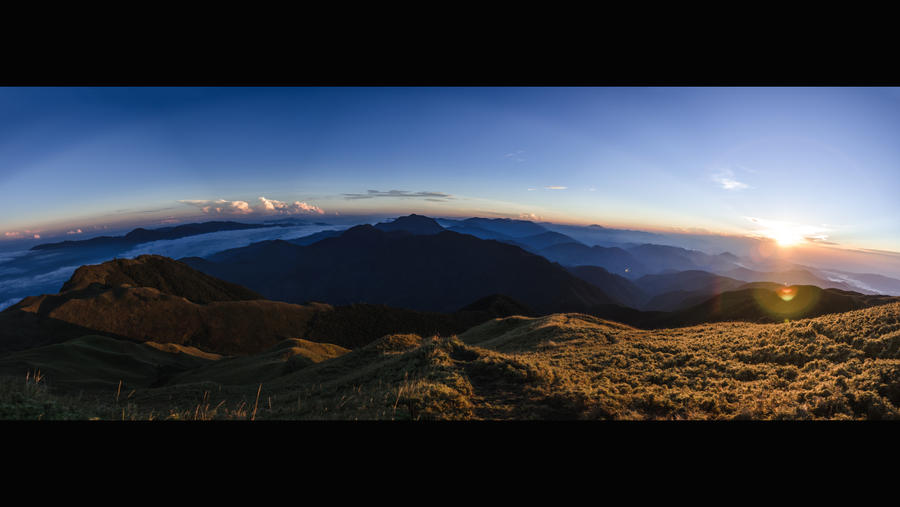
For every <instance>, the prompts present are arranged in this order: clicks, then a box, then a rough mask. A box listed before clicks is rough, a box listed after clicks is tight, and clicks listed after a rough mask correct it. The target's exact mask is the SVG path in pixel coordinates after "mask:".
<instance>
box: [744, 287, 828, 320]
mask: <svg viewBox="0 0 900 507" xmlns="http://www.w3.org/2000/svg"><path fill="white" fill-rule="evenodd" d="M820 296H821V290H820V289H819V288H817V287H813V286H810V285H791V286H787V285H786V286H783V287H769V288H762V287H761V288H758V289H755V290H754V291H753V299H754V300H755V301H756V304H757V305H758V306H759V308H760V309H762V310H763V311H765V312H766V314H768V315H769V316H770V317H772V318H773V319H776V320H777V321H782V320H784V319H791V320H793V319H802V318H804V317H806V316H808V315H809V314H810V312H811V311H812V310H813V309H814V308H815V306H816V304H817V303H818V302H819V298H820Z"/></svg>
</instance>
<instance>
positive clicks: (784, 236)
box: [769, 229, 805, 248]
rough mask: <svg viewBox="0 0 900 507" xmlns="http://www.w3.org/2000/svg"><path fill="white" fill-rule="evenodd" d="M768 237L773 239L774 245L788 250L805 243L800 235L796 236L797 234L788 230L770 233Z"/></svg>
mask: <svg viewBox="0 0 900 507" xmlns="http://www.w3.org/2000/svg"><path fill="white" fill-rule="evenodd" d="M769 237H770V238H772V239H774V240H775V243H777V244H778V246H780V247H782V248H790V247H792V246H794V245H799V244H800V243H803V241H805V240H804V237H803V235H802V234H798V233H797V232H795V231H791V230H789V229H781V230H773V231H770V233H769Z"/></svg>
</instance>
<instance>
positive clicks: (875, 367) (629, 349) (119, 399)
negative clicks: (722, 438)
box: [0, 304, 900, 420]
mask: <svg viewBox="0 0 900 507" xmlns="http://www.w3.org/2000/svg"><path fill="white" fill-rule="evenodd" d="M298 344H300V342H297V343H294V344H293V345H298ZM288 345H289V344H288ZM285 347H287V345H285ZM290 348H291V347H288V349H290ZM295 348H296V347H295ZM288 349H285V350H288ZM276 356H277V354H276V353H275V352H274V349H273V351H267V352H266V353H263V354H259V355H257V356H248V357H245V358H240V359H242V360H243V361H244V363H246V364H245V366H246V367H247V368H249V369H248V370H246V371H251V370H253V367H252V366H253V364H254V361H260V363H259V364H274V363H273V358H275V357H276ZM326 356H327V354H326ZM319 359H321V360H319V361H308V362H303V363H302V364H298V366H297V367H296V368H292V369H285V370H283V371H282V372H281V373H280V374H278V375H276V376H269V377H267V379H266V380H264V381H261V383H260V382H250V381H249V378H248V379H245V380H244V381H243V383H242V384H240V385H225V384H222V383H218V382H209V381H199V379H200V377H196V378H194V379H193V380H192V381H191V382H188V383H174V384H170V385H166V386H163V387H153V388H137V389H129V386H127V385H124V386H123V387H122V388H121V390H119V389H118V388H117V387H115V386H113V387H108V388H106V389H108V390H107V391H104V393H105V394H104V393H100V394H97V395H96V396H94V397H90V398H89V397H86V396H85V397H83V398H82V399H80V400H76V399H75V398H74V397H73V396H71V395H66V396H65V397H55V396H56V395H54V394H52V393H50V392H48V391H47V389H46V388H45V387H44V386H45V385H46V384H47V382H48V380H47V379H46V378H42V379H41V380H40V381H39V382H35V381H34V380H35V379H36V378H38V377H29V378H30V379H31V380H30V382H31V384H29V383H28V382H24V383H23V382H22V380H21V377H20V378H19V379H18V380H16V382H12V380H15V379H12V380H10V381H9V382H6V383H4V384H2V385H3V388H2V389H0V416H2V417H3V418H25V419H28V418H32V419H33V418H43V419H47V418H74V419H79V418H95V417H96V418H102V419H126V420H147V419H152V420H214V419H215V420H218V419H227V420H264V419H283V420H303V419H342V420H343V419H349V420H378V419H385V420H426V419H454V420H469V419H670V420H671V419H897V418H900V304H890V305H885V306H880V307H875V308H869V309H865V310H859V311H854V312H848V313H843V314H834V315H828V316H823V317H819V318H815V319H808V320H800V321H795V322H788V323H782V324H745V323H719V324H708V325H702V326H696V327H691V328H680V329H666V330H654V331H646V330H639V329H634V328H631V327H628V326H624V325H621V324H617V323H612V322H607V321H603V320H601V319H597V318H594V317H590V316H585V315H580V314H558V315H551V316H547V317H541V318H525V317H509V318H506V319H496V320H493V321H490V322H487V323H485V324H482V325H481V326H477V327H475V328H473V329H471V330H469V331H467V332H466V333H463V334H461V335H459V336H458V337H431V338H422V337H419V336H417V335H389V336H386V337H384V338H381V339H379V340H377V341H375V342H373V343H371V344H369V345H367V346H365V347H361V348H358V349H355V350H352V351H349V352H346V351H345V352H344V353H341V354H338V355H331V356H328V357H325V356H322V357H319ZM222 361H227V360H222ZM267 362H268V363H267ZM220 364H222V365H224V364H226V363H224V362H222V363H220ZM257 366H258V365H257ZM260 371H261V370H260ZM42 375H45V374H42ZM50 381H52V379H50ZM13 384H15V385H13ZM16 400H17V401H16Z"/></svg>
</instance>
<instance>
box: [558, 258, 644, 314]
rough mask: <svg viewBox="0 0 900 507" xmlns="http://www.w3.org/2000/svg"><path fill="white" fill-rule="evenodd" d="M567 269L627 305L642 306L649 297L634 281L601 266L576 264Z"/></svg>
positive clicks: (632, 306)
mask: <svg viewBox="0 0 900 507" xmlns="http://www.w3.org/2000/svg"><path fill="white" fill-rule="evenodd" d="M566 269H568V270H569V272H570V273H572V274H573V275H575V276H577V277H578V278H581V279H582V280H584V281H586V282H588V283H590V284H592V285H596V286H597V287H600V288H601V289H603V292H605V293H606V294H607V295H608V296H609V297H611V298H613V299H615V300H617V301H619V302H621V303H622V304H623V305H625V306H629V307H631V308H641V307H642V306H643V303H644V301H645V300H646V299H647V294H646V293H645V292H644V291H643V290H641V288H640V287H638V286H637V285H636V284H635V283H634V282H632V281H631V280H629V279H627V278H625V277H622V276H619V275H616V274H613V273H610V272H609V271H607V270H605V269H603V268H601V267H599V266H574V267H569V268H566Z"/></svg>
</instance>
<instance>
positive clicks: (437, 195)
mask: <svg viewBox="0 0 900 507" xmlns="http://www.w3.org/2000/svg"><path fill="white" fill-rule="evenodd" d="M343 195H344V199H374V198H377V197H394V198H400V199H425V200H427V201H433V202H445V201H449V200H453V199H454V197H453V196H452V195H450V194H445V193H443V192H410V191H408V190H388V191H387V192H383V191H380V190H368V191H366V193H365V194H343Z"/></svg>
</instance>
